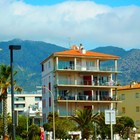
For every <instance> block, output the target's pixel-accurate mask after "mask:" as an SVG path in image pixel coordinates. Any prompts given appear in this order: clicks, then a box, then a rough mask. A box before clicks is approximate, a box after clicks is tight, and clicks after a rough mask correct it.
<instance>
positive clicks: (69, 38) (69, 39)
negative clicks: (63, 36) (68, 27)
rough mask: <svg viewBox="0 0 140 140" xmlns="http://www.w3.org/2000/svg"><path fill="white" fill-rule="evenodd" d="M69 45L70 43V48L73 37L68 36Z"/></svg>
mask: <svg viewBox="0 0 140 140" xmlns="http://www.w3.org/2000/svg"><path fill="white" fill-rule="evenodd" d="M68 45H69V48H71V37H68Z"/></svg>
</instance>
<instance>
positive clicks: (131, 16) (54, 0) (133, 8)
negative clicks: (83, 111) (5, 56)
mask: <svg viewBox="0 0 140 140" xmlns="http://www.w3.org/2000/svg"><path fill="white" fill-rule="evenodd" d="M139 13H140V0H65V1H64V0H2V1H0V19H3V20H1V22H0V30H1V32H0V41H7V40H10V39H14V38H20V39H23V40H35V41H45V42H47V43H52V44H56V45H59V46H63V47H66V48H69V47H70V46H71V45H74V44H76V45H79V44H80V43H82V44H83V45H84V46H85V49H87V50H90V49H94V48H96V47H99V46H117V47H121V48H124V49H126V50H129V49H132V48H140V41H139V37H140V27H139V26H140V14H139Z"/></svg>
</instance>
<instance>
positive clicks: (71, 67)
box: [58, 64, 117, 71]
mask: <svg viewBox="0 0 140 140" xmlns="http://www.w3.org/2000/svg"><path fill="white" fill-rule="evenodd" d="M58 70H80V71H85V70H86V71H117V70H116V69H115V68H114V67H102V66H100V67H95V66H86V67H83V66H81V65H76V66H75V65H68V64H67V65H66V64H61V65H58Z"/></svg>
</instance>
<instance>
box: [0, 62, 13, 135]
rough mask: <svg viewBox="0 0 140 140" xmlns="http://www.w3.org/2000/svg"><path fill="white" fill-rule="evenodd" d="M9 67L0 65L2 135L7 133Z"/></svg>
mask: <svg viewBox="0 0 140 140" xmlns="http://www.w3.org/2000/svg"><path fill="white" fill-rule="evenodd" d="M10 75H11V67H10V66H7V65H4V64H2V65H0V90H1V98H2V100H3V135H4V137H5V136H7V135H8V127H7V90H8V87H9V86H10Z"/></svg>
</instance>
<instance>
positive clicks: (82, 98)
mask: <svg viewBox="0 0 140 140" xmlns="http://www.w3.org/2000/svg"><path fill="white" fill-rule="evenodd" d="M57 100H58V102H67V101H68V102H83V101H84V102H118V100H116V99H115V98H111V97H110V96H99V97H95V96H89V95H75V96H72V95H69V96H59V97H58V98H57Z"/></svg>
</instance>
